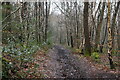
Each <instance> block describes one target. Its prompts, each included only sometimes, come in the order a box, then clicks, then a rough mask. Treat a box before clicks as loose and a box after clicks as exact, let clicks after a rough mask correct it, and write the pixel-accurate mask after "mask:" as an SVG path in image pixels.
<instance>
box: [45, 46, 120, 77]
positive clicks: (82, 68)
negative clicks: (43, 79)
mask: <svg viewBox="0 0 120 80" xmlns="http://www.w3.org/2000/svg"><path fill="white" fill-rule="evenodd" d="M48 56H49V57H50V60H49V62H48V63H47V64H48V66H47V67H46V70H49V71H50V72H51V73H50V74H49V75H48V76H49V77H50V78H116V77H118V75H116V74H115V75H114V74H107V73H106V72H103V71H99V70H96V68H95V67H94V66H91V65H90V63H89V62H88V61H87V60H86V59H85V58H80V59H78V57H76V56H74V55H73V54H72V53H71V52H70V51H69V50H67V49H65V48H63V47H61V46H54V47H53V48H52V49H51V50H49V53H48Z"/></svg>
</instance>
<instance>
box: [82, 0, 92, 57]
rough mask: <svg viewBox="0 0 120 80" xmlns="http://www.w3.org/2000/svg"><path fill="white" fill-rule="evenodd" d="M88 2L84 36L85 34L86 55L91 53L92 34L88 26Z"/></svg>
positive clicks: (85, 11)
mask: <svg viewBox="0 0 120 80" xmlns="http://www.w3.org/2000/svg"><path fill="white" fill-rule="evenodd" d="M88 5H89V3H88V2H84V14H83V16H84V24H83V25H84V36H85V55H89V56H90V55H91V44H90V35H89V28H88Z"/></svg>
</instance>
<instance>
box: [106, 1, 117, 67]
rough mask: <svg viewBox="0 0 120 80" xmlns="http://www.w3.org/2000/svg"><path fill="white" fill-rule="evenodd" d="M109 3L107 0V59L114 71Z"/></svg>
mask: <svg viewBox="0 0 120 80" xmlns="http://www.w3.org/2000/svg"><path fill="white" fill-rule="evenodd" d="M110 16H111V15H110V2H109V0H108V24H107V27H108V59H109V64H110V68H111V69H115V66H114V64H113V59H112V34H111V27H110Z"/></svg>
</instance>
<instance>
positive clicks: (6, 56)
mask: <svg viewBox="0 0 120 80" xmlns="http://www.w3.org/2000/svg"><path fill="white" fill-rule="evenodd" d="M38 49H39V46H38V45H36V44H33V43H29V44H28V45H26V44H20V43H15V42H12V41H11V42H10V43H9V44H8V45H5V46H4V47H3V51H2V53H3V58H2V67H3V73H2V76H3V78H8V77H10V76H12V74H15V73H16V72H17V71H18V70H19V69H20V68H21V67H22V65H24V64H25V63H26V62H32V60H33V57H32V55H33V53H35V52H36V51H37V50H38Z"/></svg>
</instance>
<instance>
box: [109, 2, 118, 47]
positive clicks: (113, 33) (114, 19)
mask: <svg viewBox="0 0 120 80" xmlns="http://www.w3.org/2000/svg"><path fill="white" fill-rule="evenodd" d="M119 5H120V1H119V2H118V3H117V7H116V8H115V13H114V14H113V19H112V26H111V30H112V31H111V33H112V48H113V49H114V47H115V46H114V44H115V43H114V36H115V22H116V17H117V13H118V9H119Z"/></svg>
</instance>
